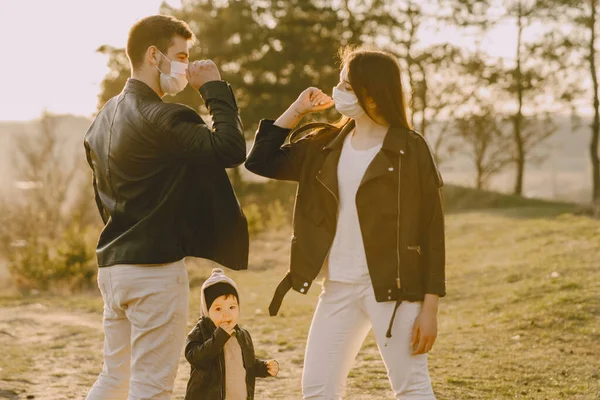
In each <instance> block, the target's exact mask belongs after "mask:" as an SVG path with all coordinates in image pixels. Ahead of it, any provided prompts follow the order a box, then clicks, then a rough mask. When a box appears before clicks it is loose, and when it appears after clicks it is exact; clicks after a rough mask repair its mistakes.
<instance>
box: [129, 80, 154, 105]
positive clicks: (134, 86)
mask: <svg viewBox="0 0 600 400" xmlns="http://www.w3.org/2000/svg"><path fill="white" fill-rule="evenodd" d="M124 91H125V92H131V93H134V94H137V95H138V96H141V97H143V98H147V99H152V100H156V101H162V99H161V98H160V96H159V95H158V94H156V92H155V91H154V90H152V88H151V87H150V86H148V85H146V84H145V83H144V82H142V81H139V80H137V79H133V78H129V79H127V83H126V84H125V89H124Z"/></svg>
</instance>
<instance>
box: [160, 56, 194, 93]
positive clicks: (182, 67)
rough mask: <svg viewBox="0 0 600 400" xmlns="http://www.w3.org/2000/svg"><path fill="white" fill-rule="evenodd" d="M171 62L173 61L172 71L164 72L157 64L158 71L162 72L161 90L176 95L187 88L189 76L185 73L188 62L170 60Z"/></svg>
mask: <svg viewBox="0 0 600 400" xmlns="http://www.w3.org/2000/svg"><path fill="white" fill-rule="evenodd" d="M158 52H159V53H160V54H161V55H162V56H163V57H164V58H166V59H167V60H169V58H168V57H167V56H165V55H164V54H163V53H162V52H161V51H160V50H159V51H158ZM169 62H170V63H171V73H170V74H168V75H167V74H165V73H163V72H162V71H161V70H160V68H158V65H157V66H156V69H158V72H160V90H162V91H163V93H165V94H170V95H176V94H177V93H179V92H181V91H182V90H183V89H185V87H186V86H187V84H188V81H187V76H186V74H185V73H186V71H187V67H188V66H187V64H186V63H182V62H179V61H171V60H169Z"/></svg>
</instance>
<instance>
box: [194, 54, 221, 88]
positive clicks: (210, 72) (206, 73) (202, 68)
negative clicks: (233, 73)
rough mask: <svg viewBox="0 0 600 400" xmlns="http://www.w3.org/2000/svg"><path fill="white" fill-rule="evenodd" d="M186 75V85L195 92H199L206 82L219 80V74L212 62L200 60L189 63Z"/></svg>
mask: <svg viewBox="0 0 600 400" xmlns="http://www.w3.org/2000/svg"><path fill="white" fill-rule="evenodd" d="M186 74H187V79H188V83H189V84H190V86H191V87H193V88H194V89H195V90H199V89H200V88H201V87H202V85H204V84H205V83H206V82H211V81H220V80H221V73H220V72H219V69H218V68H217V65H216V64H215V63H214V62H213V61H212V60H201V61H194V62H192V63H190V65H189V66H188V69H187V72H186Z"/></svg>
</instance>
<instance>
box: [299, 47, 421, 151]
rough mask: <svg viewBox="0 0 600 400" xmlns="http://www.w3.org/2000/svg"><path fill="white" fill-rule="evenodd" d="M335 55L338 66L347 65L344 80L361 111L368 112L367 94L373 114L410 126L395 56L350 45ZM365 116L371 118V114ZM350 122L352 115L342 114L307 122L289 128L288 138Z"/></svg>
mask: <svg viewBox="0 0 600 400" xmlns="http://www.w3.org/2000/svg"><path fill="white" fill-rule="evenodd" d="M339 56H340V60H341V66H342V68H343V67H344V66H347V67H348V80H349V81H350V84H351V85H352V89H353V90H354V93H355V94H356V97H358V102H359V104H360V105H361V107H362V108H363V109H364V110H365V112H367V114H369V108H368V107H367V106H366V99H367V97H370V98H372V99H373V101H374V102H375V104H376V106H377V114H378V115H379V116H381V117H382V118H384V119H385V121H386V122H387V123H388V124H390V125H392V126H401V127H404V128H407V129H412V124H411V122H410V120H409V119H408V113H407V109H408V104H407V100H406V97H405V93H404V88H403V85H402V78H401V71H400V65H399V64H398V60H397V59H396V57H395V56H394V55H392V54H390V53H387V52H384V51H381V50H375V49H370V48H365V47H352V46H346V47H343V48H341V49H340V52H339ZM369 116H370V117H371V118H373V115H371V114H369ZM353 122H354V121H353V120H352V119H350V118H347V117H343V118H342V119H340V120H339V121H337V122H335V123H333V124H328V123H324V122H316V123H309V124H306V125H304V126H301V127H300V128H298V129H296V130H295V131H294V132H292V135H291V136H290V140H291V141H295V138H298V137H301V134H302V133H307V132H314V133H315V134H319V133H320V132H332V131H335V132H340V131H341V130H342V129H344V127H346V126H347V125H348V124H350V123H353Z"/></svg>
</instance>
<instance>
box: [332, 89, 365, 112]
mask: <svg viewBox="0 0 600 400" xmlns="http://www.w3.org/2000/svg"><path fill="white" fill-rule="evenodd" d="M333 101H334V102H335V109H336V110H338V111H339V113H340V114H342V115H344V116H346V117H348V118H353V119H358V118H360V117H362V116H363V115H364V113H365V110H363V108H362V107H361V106H360V104H359V103H358V98H357V97H356V95H355V94H354V93H350V92H348V91H346V90H343V89H338V88H337V87H334V88H333Z"/></svg>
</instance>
